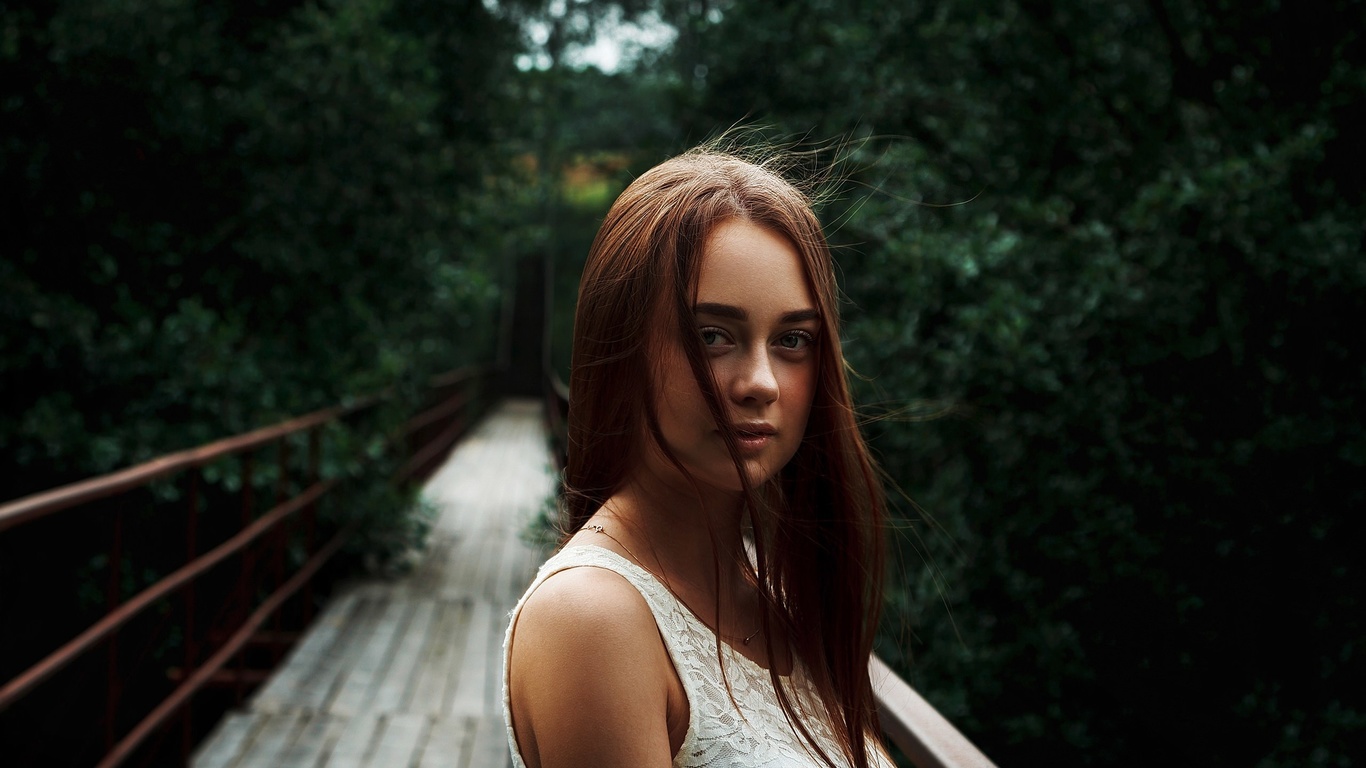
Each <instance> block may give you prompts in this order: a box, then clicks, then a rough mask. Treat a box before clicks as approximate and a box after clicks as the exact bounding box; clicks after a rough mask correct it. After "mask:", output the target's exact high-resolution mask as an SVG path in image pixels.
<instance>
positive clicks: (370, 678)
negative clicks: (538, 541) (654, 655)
mask: <svg viewBox="0 0 1366 768" xmlns="http://www.w3.org/2000/svg"><path fill="white" fill-rule="evenodd" d="M548 445H549V444H548V442H547V439H546V434H545V427H544V420H543V418H542V416H541V404H540V403H539V402H537V401H535V400H524V399H520V400H505V401H503V403H502V404H501V405H500V406H499V407H498V408H497V409H496V410H495V411H494V412H493V413H492V414H491V416H490V417H489V418H487V419H485V420H484V421H483V422H482V423H481V424H480V426H479V427H478V428H477V429H475V430H474V432H473V433H471V434H470V435H469V436H468V437H467V438H466V439H465V440H464V441H462V442H461V443H460V444H459V445H458V446H457V447H456V449H455V451H454V452H453V453H452V454H451V456H450V459H449V460H448V461H447V462H446V463H445V464H444V465H443V466H442V467H441V468H440V469H439V470H437V472H436V474H434V475H433V476H432V477H431V479H430V480H429V481H428V482H427V484H426V486H425V487H424V488H423V496H424V497H425V498H426V499H427V500H428V501H429V502H430V503H432V504H433V505H435V507H436V509H437V513H438V516H437V518H436V521H435V523H434V525H433V527H432V530H431V533H430V539H429V544H428V547H427V550H426V551H425V552H424V553H423V555H422V559H421V561H420V562H419V564H418V565H417V566H416V567H415V568H414V570H413V571H412V572H411V573H409V574H408V575H406V576H403V577H400V578H395V579H392V580H377V581H369V582H363V583H356V584H353V585H350V586H349V587H347V588H346V589H345V590H344V591H343V592H342V593H341V594H340V595H339V596H337V597H334V598H333V599H332V601H331V603H330V604H329V605H328V606H327V608H326V609H325V611H324V612H323V613H322V615H321V616H319V618H318V619H317V621H316V622H315V623H314V625H313V627H312V628H311V629H310V630H309V632H308V634H307V635H306V636H305V638H304V639H303V641H302V642H301V643H300V644H299V645H298V646H297V647H296V648H295V649H294V651H293V653H292V654H291V655H290V657H289V658H288V659H287V660H286V662H285V664H284V665H283V666H282V667H281V668H280V669H279V670H278V671H277V672H276V673H275V675H274V677H272V678H271V680H270V682H269V683H267V684H266V685H265V686H264V687H263V688H262V689H261V690H260V692H259V693H257V694H256V695H255V697H254V698H253V699H252V700H251V702H250V704H249V705H248V706H247V707H246V709H245V710H244V711H242V712H237V713H233V714H230V715H229V716H228V717H227V719H225V720H224V721H223V722H222V724H221V725H220V726H219V727H218V729H217V730H216V731H215V732H214V734H213V735H212V736H211V737H210V738H209V739H208V740H207V741H206V742H205V743H204V744H203V746H202V747H201V748H200V749H199V750H198V752H197V753H196V754H195V756H194V759H193V761H192V764H193V765H194V766H196V768H255V767H256V766H260V767H262V768H266V767H269V768H275V767H276V766H281V767H283V766H299V767H300V768H303V767H304V766H308V767H309V768H362V767H363V766H376V767H379V766H386V767H387V766H422V767H423V768H425V767H426V766H433V767H435V766H443V767H445V768H503V766H505V765H507V763H508V742H507V731H506V730H505V729H504V726H503V714H502V704H501V701H502V699H501V693H500V688H499V680H498V670H499V668H500V665H501V663H502V662H501V654H502V647H503V629H504V628H505V626H506V617H507V613H508V611H509V610H511V609H512V606H513V605H514V604H515V603H516V601H517V597H518V596H520V594H521V592H522V590H523V589H525V587H526V585H527V584H528V583H530V581H531V577H532V575H533V574H534V572H535V569H536V565H537V564H538V563H539V559H540V558H542V557H543V553H539V552H536V551H533V549H532V548H531V547H530V546H528V545H527V544H526V543H524V542H523V541H522V538H521V536H520V535H519V534H520V532H521V531H522V530H523V529H525V528H526V527H527V526H528V524H529V523H530V521H531V520H532V519H533V517H534V516H535V513H536V512H537V511H538V510H539V509H540V508H541V506H542V505H543V504H544V503H545V502H546V501H547V499H549V498H550V496H551V494H552V493H553V490H554V483H553V475H552V473H551V469H550V465H551V459H550V454H549V450H548Z"/></svg>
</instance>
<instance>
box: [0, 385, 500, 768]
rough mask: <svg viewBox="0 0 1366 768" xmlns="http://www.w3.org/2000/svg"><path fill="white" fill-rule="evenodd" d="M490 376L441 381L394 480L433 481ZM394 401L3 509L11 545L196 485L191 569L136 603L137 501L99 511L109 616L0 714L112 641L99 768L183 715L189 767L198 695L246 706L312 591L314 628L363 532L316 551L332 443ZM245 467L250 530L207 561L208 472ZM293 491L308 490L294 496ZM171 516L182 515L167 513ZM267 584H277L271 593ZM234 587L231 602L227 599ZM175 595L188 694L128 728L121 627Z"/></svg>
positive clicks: (191, 492)
mask: <svg viewBox="0 0 1366 768" xmlns="http://www.w3.org/2000/svg"><path fill="white" fill-rule="evenodd" d="M488 375H489V371H488V369H485V368H476V369H464V370H460V371H455V372H452V373H449V374H445V375H443V376H438V377H436V379H434V380H433V381H432V382H431V392H432V393H433V395H434V397H432V398H430V399H432V400H434V401H435V402H434V404H433V405H431V407H429V408H427V410H425V411H423V412H421V413H419V414H418V415H417V416H415V417H413V418H411V419H410V420H408V422H407V423H406V424H405V425H403V427H402V428H400V429H399V430H398V433H397V434H390V435H388V436H387V438H388V439H387V440H386V441H385V442H388V443H390V444H393V443H402V444H405V445H406V448H407V456H408V458H407V460H406V461H404V462H403V463H402V464H401V465H400V466H399V468H398V469H397V470H396V471H395V472H394V475H393V478H392V479H393V480H394V481H396V482H408V481H410V480H413V479H416V478H420V477H422V476H423V475H425V474H426V473H429V472H430V471H431V470H432V469H433V468H435V466H437V464H439V462H440V461H441V459H442V457H443V456H444V455H445V453H446V452H447V451H448V450H449V449H450V447H451V446H452V445H453V444H454V443H455V441H456V440H458V439H459V437H460V436H461V435H462V434H463V433H464V431H465V429H466V428H467V427H468V426H469V425H470V422H471V421H472V420H473V414H471V413H470V411H471V409H472V407H473V406H474V404H475V403H476V402H477V396H476V393H475V389H476V388H477V386H478V385H479V384H480V383H481V382H483V381H484V380H485V379H486V378H487V377H488ZM388 396H389V393H383V394H380V395H375V396H371V397H367V398H364V399H362V400H360V401H358V402H355V403H351V404H348V405H345V406H338V407H334V408H326V409H323V410H320V411H316V412H314V413H310V414H308V415H305V416H300V417H298V418H294V419H290V420H288V421H284V422H281V423H279V424H275V425H273V426H270V427H265V428H262V429H258V430H254V431H252V432H248V433H245V434H242V435H237V436H234V437H230V438H226V439H223V440H218V441H215V442H212V443H208V444H206V445H201V446H198V447H196V448H191V449H189V450H185V451H180V452H177V453H172V454H167V455H164V456H160V457H158V458H156V459H153V460H151V461H148V462H145V463H142V464H139V465H137V466H134V467H130V468H128V469H124V470H121V471H118V472H113V473H111V474H107V475H103V476H101V477H96V478H92V479H89V480H85V481H81V482H78V483H73V484H70V485H66V486H63V487H60V488H56V489H53V490H50V491H46V492H43V493H38V494H34V495H31V496H28V497H25V498H22V499H18V500H16V501H12V502H9V503H7V504H4V505H3V506H0V537H4V536H6V535H7V534H10V535H12V534H13V533H14V529H16V528H18V527H20V526H31V525H32V524H34V523H37V522H38V521H42V520H48V521H50V522H60V520H59V519H57V518H56V517H55V516H57V515H59V514H61V513H64V512H68V511H72V510H76V509H77V508H85V509H87V510H90V509H91V505H92V504H93V503H94V502H97V501H100V500H104V499H114V498H115V497H119V496H121V495H125V494H129V493H132V492H135V491H139V490H145V489H147V488H148V486H149V485H150V484H153V483H158V482H161V483H165V482H167V481H168V480H169V479H170V478H175V479H177V480H180V481H181V483H182V484H183V486H184V489H185V490H184V492H183V494H178V495H180V496H181V497H182V498H183V499H184V509H183V513H182V514H181V515H178V516H177V517H178V518H179V522H180V523H181V524H183V527H184V533H185V542H184V553H185V554H184V562H183V564H182V565H180V566H179V567H178V568H176V569H174V570H173V571H171V572H170V573H168V574H167V575H164V576H161V577H160V578H158V579H156V580H155V581H154V582H153V583H151V584H149V585H147V586H145V587H143V588H142V589H141V590H140V591H137V593H136V594H134V595H132V596H130V597H127V598H125V597H124V592H126V591H127V587H126V585H125V582H126V581H128V576H129V574H130V572H131V570H132V568H133V563H131V562H129V561H128V553H127V552H125V534H126V533H127V522H126V520H125V518H126V516H127V515H128V514H129V511H128V510H127V509H126V505H119V504H116V505H113V506H112V507H111V508H110V509H109V510H102V509H95V510H94V511H95V512H96V513H97V514H102V513H104V512H106V511H107V512H108V514H109V515H111V516H112V520H111V521H109V522H110V535H109V538H108V546H107V550H106V551H105V553H104V555H103V562H105V563H106V566H105V570H106V571H107V573H106V574H105V580H106V586H105V602H106V606H105V608H106V612H105V614H104V615H103V617H102V618H100V619H98V620H97V621H95V622H94V623H93V624H92V625H90V626H89V627H87V628H86V629H85V630H84V631H81V632H79V633H78V634H76V636H75V637H72V638H71V639H70V640H68V641H66V642H65V643H63V644H62V645H60V647H57V648H56V649H55V650H52V651H51V652H49V653H47V654H46V655H45V656H44V657H43V658H42V659H41V660H39V661H37V662H36V663H34V664H32V665H31V666H29V667H28V668H27V669H24V670H22V671H21V672H19V674H17V675H16V676H15V677H13V678H12V679H10V680H9V681H8V682H5V683H4V684H3V686H0V713H3V712H4V711H5V710H7V709H9V708H10V707H11V706H12V705H14V704H15V703H16V702H18V701H19V700H21V699H23V698H24V697H26V696H27V695H29V694H30V693H32V692H33V691H34V690H35V689H37V688H38V687H39V686H41V685H42V684H43V683H44V682H45V681H48V680H50V679H51V678H52V677H53V675H55V674H57V673H58V672H59V671H61V670H63V669H64V668H67V667H69V666H71V665H72V664H73V663H74V662H76V661H77V660H78V659H81V658H82V657H84V656H86V655H87V654H90V653H92V652H94V651H96V650H97V649H98V648H99V646H101V645H102V646H103V649H104V654H105V664H104V677H105V690H104V699H105V701H104V713H103V717H102V729H103V736H104V750H105V753H104V756H103V757H102V758H101V759H100V761H99V763H98V765H99V766H101V768H109V767H112V766H117V765H120V764H121V763H123V762H124V761H126V760H127V759H128V758H129V757H130V756H131V755H132V754H133V753H134V752H135V751H136V750H138V749H139V748H140V747H141V746H143V745H144V744H145V743H146V742H147V741H148V737H149V736H151V735H152V734H154V733H156V732H158V731H159V730H160V729H162V728H163V727H164V726H166V725H167V723H168V722H169V721H170V720H171V719H172V718H173V717H174V716H175V715H177V713H179V714H180V715H181V717H182V726H183V727H182V738H181V752H182V761H183V760H185V759H188V755H189V752H190V750H191V749H192V747H193V740H192V730H193V728H192V716H191V711H192V710H191V704H192V698H193V697H194V696H195V694H196V693H197V692H199V691H200V690H201V689H203V688H204V687H205V686H206V685H207V684H209V683H210V682H217V683H224V682H227V683H230V684H232V685H234V687H235V690H236V694H237V697H238V698H239V700H240V697H241V695H242V692H243V686H244V684H245V683H247V682H249V681H253V680H259V679H261V678H262V677H263V675H262V674H261V673H260V671H259V670H247V669H245V668H244V667H243V661H242V660H243V659H244V657H245V653H244V650H245V649H247V647H248V645H249V644H251V643H253V642H255V641H257V640H259V639H261V637H260V636H261V635H263V634H268V635H269V637H267V638H265V639H266V640H268V641H271V642H274V643H275V644H276V646H277V647H276V648H275V649H274V653H273V661H275V662H278V660H279V655H280V654H279V648H278V645H279V644H280V641H281V640H282V639H283V640H284V641H285V642H286V643H287V642H288V641H289V640H290V639H292V638H294V637H296V636H297V635H295V634H294V633H289V632H282V631H281V630H280V617H281V615H282V613H283V611H282V609H283V607H284V606H285V604H286V602H287V601H289V600H290V598H291V597H293V596H294V595H296V594H297V593H299V592H300V591H301V590H302V591H303V595H302V600H301V605H300V606H299V609H298V611H297V613H298V614H299V616H300V618H301V625H302V624H306V623H307V622H308V621H309V619H310V618H311V612H312V607H313V601H312V595H311V588H312V582H313V578H314V577H315V576H316V575H317V574H318V572H319V571H320V570H321V569H322V567H323V566H324V564H326V563H327V562H328V560H329V559H330V558H331V557H332V556H333V555H335V554H336V553H337V551H338V550H339V549H340V548H341V546H342V545H343V544H344V543H345V541H346V539H347V538H348V537H349V536H350V535H351V533H352V532H353V531H354V530H355V529H356V527H357V523H356V522H355V521H353V522H351V523H348V524H345V525H341V526H339V527H338V528H337V530H335V531H334V532H332V534H331V535H330V536H329V537H328V538H327V540H326V541H325V542H323V543H322V544H321V546H319V545H318V542H317V541H316V539H317V538H318V535H317V527H318V524H319V517H318V503H319V500H320V499H321V498H322V497H323V496H325V495H326V494H327V493H328V491H330V490H332V489H333V488H335V487H336V486H337V485H338V483H339V478H337V477H333V478H327V479H324V478H322V477H321V472H320V469H321V467H320V464H321V462H322V459H323V444H322V441H323V434H324V432H325V431H326V430H327V429H329V428H330V427H331V426H332V425H334V424H337V423H339V422H341V421H343V420H344V419H347V418H349V417H352V416H354V415H356V414H360V413H362V412H365V411H368V410H370V409H373V408H374V407H375V406H376V405H378V404H379V403H381V402H383V401H384V400H385V399H387V397H388ZM300 442H302V443H305V444H306V449H305V456H304V457H303V458H304V460H303V462H302V467H295V466H293V465H292V462H291V444H292V443H300ZM272 449H273V453H274V459H275V462H276V466H275V467H274V471H273V474H274V477H273V478H272V479H273V481H274V485H275V489H274V490H275V494H274V496H275V498H274V500H273V503H272V505H271V507H270V509H268V510H267V511H265V512H264V513H263V514H261V515H260V516H259V517H258V516H256V514H255V511H254V510H255V506H256V504H255V500H254V494H255V492H256V490H257V483H256V482H254V479H259V478H254V475H256V473H257V471H258V468H257V467H256V462H255V459H256V457H257V455H258V454H260V453H263V452H269V451H271V450H272ZM232 459H235V460H236V461H237V478H238V481H237V485H238V487H239V493H238V499H237V502H236V506H237V507H238V523H237V526H236V528H237V530H236V531H235V532H232V533H231V535H227V536H226V538H224V539H223V540H222V541H220V542H219V543H217V544H216V545H214V546H212V547H211V548H208V549H207V551H202V552H201V551H200V548H201V547H200V541H199V539H200V524H201V522H200V519H201V516H202V514H201V513H202V512H203V511H204V510H201V507H202V506H204V505H203V499H204V497H205V495H206V494H204V493H202V490H203V481H202V478H201V475H202V474H203V472H204V468H205V467H207V466H209V465H211V464H215V463H217V462H223V461H225V460H232ZM293 463H295V464H297V463H298V462H297V461H296V462H293ZM300 475H301V476H300ZM293 488H297V490H291V489H293ZM213 511H215V512H221V511H224V510H213ZM160 513H169V512H168V511H166V510H159V514H160ZM220 523H221V521H220ZM220 527H221V525H220ZM300 550H301V552H300ZM291 555H293V556H292V557H291ZM229 558H236V559H237V561H238V574H237V575H236V577H235V579H233V578H229V579H228V580H227V581H225V582H224V583H225V584H226V586H225V587H224V588H223V589H218V590H217V591H216V592H214V593H213V594H214V596H215V597H217V598H218V601H217V604H215V605H213V606H209V610H206V609H205V608H206V607H205V606H203V605H200V604H199V602H197V598H198V597H199V594H198V590H197V586H198V585H199V583H200V580H201V579H204V578H205V577H206V575H208V574H210V572H212V571H219V572H220V573H219V578H220V580H221V579H222V574H221V571H222V566H223V564H224V563H225V562H226V561H228V560H229ZM291 559H293V560H300V559H302V562H301V563H300V564H298V566H297V568H295V569H294V571H293V573H292V574H290V575H288V577H286V574H285V571H286V563H287V561H288V560H291ZM262 580H264V581H265V583H264V584H262V583H258V582H260V581H262ZM224 589H226V590H227V592H228V594H226V595H224V594H223V592H224ZM210 591H212V590H210ZM173 596H174V597H178V599H179V602H180V605H179V608H178V612H177V616H178V617H179V619H180V622H179V624H178V625H177V631H178V633H179V635H178V636H179V644H180V646H181V647H180V649H179V650H180V657H181V658H180V663H181V664H182V666H181V667H179V668H173V669H167V670H165V673H166V675H167V677H168V678H170V679H171V680H172V681H175V682H177V684H176V685H175V688H174V689H173V690H172V691H171V693H170V694H169V695H168V696H166V697H165V698H163V699H161V700H160V702H159V703H156V704H155V705H154V706H152V708H151V709H150V711H148V712H147V713H146V714H145V715H144V716H142V717H141V719H139V720H138V721H137V722H136V724H135V725H133V726H132V727H131V729H128V730H126V732H122V731H123V729H122V728H121V727H120V725H119V724H120V719H121V718H120V715H121V714H124V715H126V713H122V712H121V711H120V708H121V707H122V706H123V699H124V694H125V688H126V686H124V684H123V682H122V679H121V674H120V672H121V664H126V661H124V660H123V659H122V657H121V654H120V646H119V642H120V631H121V630H126V629H127V628H128V626H129V625H130V622H133V621H134V619H135V618H138V617H144V618H145V617H146V616H147V615H148V614H149V613H153V614H154V613H156V611H150V610H149V609H151V608H153V606H159V607H160V610H161V612H166V610H167V606H168V605H169V602H168V601H170V600H172V599H174V598H173ZM215 608H216V609H217V611H216V615H215V616H212V617H210V619H209V621H205V620H204V616H203V615H202V614H206V613H211V612H213V610H212V609H215ZM272 618H274V619H275V629H274V631H273V632H270V633H262V632H261V629H262V627H263V625H264V624H265V623H266V622H267V621H268V620H270V619H272ZM162 623H163V624H164V622H162ZM162 629H165V627H162ZM141 642H142V643H143V647H144V648H145V647H146V646H147V644H148V643H149V642H150V641H148V640H146V639H142V641H141ZM234 658H236V659H237V660H238V664H237V669H236V670H235V671H234V670H229V669H226V667H227V666H228V665H229V663H230V662H232V660H233V659H234ZM124 671H126V670H124ZM124 719H127V718H124ZM71 728H72V729H79V730H81V731H82V732H88V730H89V729H88V728H80V724H79V723H72V724H71Z"/></svg>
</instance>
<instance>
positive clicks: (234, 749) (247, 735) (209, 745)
mask: <svg viewBox="0 0 1366 768" xmlns="http://www.w3.org/2000/svg"><path fill="white" fill-rule="evenodd" d="M261 720H262V716H261V714H260V713H257V712H233V713H231V714H229V715H228V716H227V717H225V718H223V721H222V722H220V723H219V724H218V727H217V728H215V729H214V730H213V733H212V734H210V735H209V738H208V739H207V740H206V741H205V742H204V743H203V744H201V745H200V746H199V748H198V749H196V750H195V753H194V755H193V756H191V758H190V765H191V766H193V768H231V767H232V766H234V765H235V764H236V763H237V758H238V757H239V756H240V755H241V754H242V751H243V750H244V749H246V748H247V746H248V745H249V744H250V743H251V739H252V737H253V736H255V735H256V729H257V727H258V726H260V724H261Z"/></svg>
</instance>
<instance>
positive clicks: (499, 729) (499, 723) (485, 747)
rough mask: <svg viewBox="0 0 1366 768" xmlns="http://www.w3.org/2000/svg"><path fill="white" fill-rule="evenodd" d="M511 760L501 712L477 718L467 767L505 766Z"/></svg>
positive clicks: (493, 767)
mask: <svg viewBox="0 0 1366 768" xmlns="http://www.w3.org/2000/svg"><path fill="white" fill-rule="evenodd" d="M511 762H512V754H511V752H510V750H509V749H508V736H507V726H506V725H504V724H503V716H502V713H501V712H499V713H498V714H497V715H493V714H488V715H486V716H484V717H480V718H477V719H476V720H475V728H474V738H473V739H472V743H471V745H470V758H469V763H468V764H467V765H468V768H507V766H508V765H509V764H510V763H511Z"/></svg>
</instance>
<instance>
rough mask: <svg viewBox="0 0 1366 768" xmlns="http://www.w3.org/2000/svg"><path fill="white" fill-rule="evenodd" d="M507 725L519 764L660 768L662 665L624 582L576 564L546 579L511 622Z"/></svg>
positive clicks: (640, 606) (658, 647) (665, 760)
mask: <svg viewBox="0 0 1366 768" xmlns="http://www.w3.org/2000/svg"><path fill="white" fill-rule="evenodd" d="M515 621H516V623H515V625H514V627H513V634H512V646H511V648H510V650H509V662H508V695H509V698H510V705H511V710H512V719H513V727H514V731H515V733H516V737H517V742H518V744H519V745H520V747H521V752H522V756H523V758H524V759H526V761H527V764H528V765H532V766H541V767H542V768H549V767H551V766H572V765H645V766H648V765H668V764H669V762H670V760H671V758H672V752H671V750H670V745H669V732H668V725H667V710H668V698H669V685H670V682H671V681H670V676H671V674H672V666H671V665H670V663H669V659H668V654H667V652H666V651H665V650H664V647H663V643H662V641H661V640H660V637H659V632H658V630H657V628H656V626H655V621H654V616H653V614H651V613H650V608H649V605H648V604H647V603H646V602H645V599H644V598H643V597H642V596H641V595H640V593H639V592H637V591H636V589H635V587H633V586H632V585H631V584H630V582H628V581H626V579H625V578H623V577H622V576H620V575H618V574H616V573H613V572H612V571H608V570H605V569H602V568H595V567H591V566H580V567H575V568H569V569H566V570H563V571H560V572H559V573H556V574H554V575H552V576H550V577H548V578H547V579H546V580H545V581H543V582H542V583H541V585H540V586H539V587H538V588H537V589H536V591H535V592H533V593H532V594H531V595H530V596H529V597H528V598H527V600H526V602H525V603H524V604H523V605H522V610H521V612H520V613H519V614H518V616H517V617H516V619H515Z"/></svg>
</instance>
